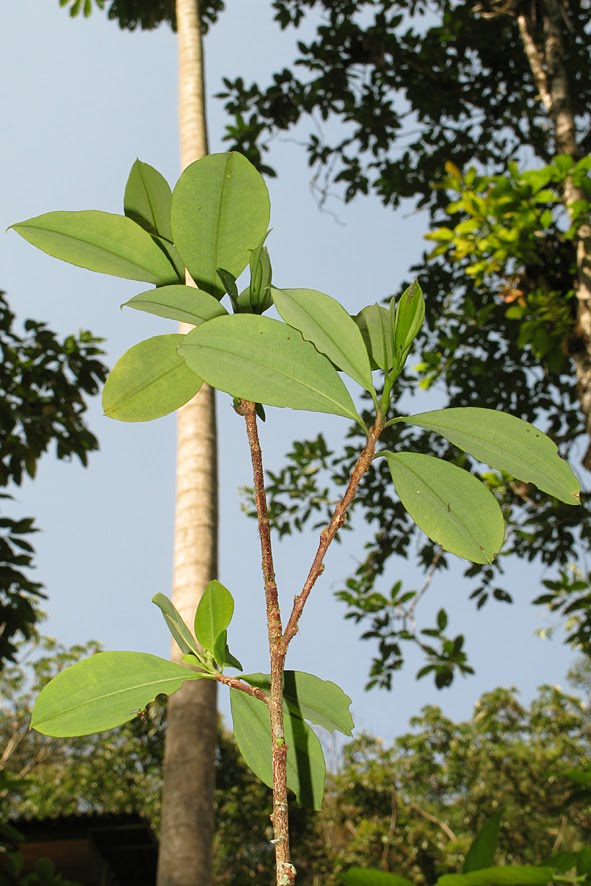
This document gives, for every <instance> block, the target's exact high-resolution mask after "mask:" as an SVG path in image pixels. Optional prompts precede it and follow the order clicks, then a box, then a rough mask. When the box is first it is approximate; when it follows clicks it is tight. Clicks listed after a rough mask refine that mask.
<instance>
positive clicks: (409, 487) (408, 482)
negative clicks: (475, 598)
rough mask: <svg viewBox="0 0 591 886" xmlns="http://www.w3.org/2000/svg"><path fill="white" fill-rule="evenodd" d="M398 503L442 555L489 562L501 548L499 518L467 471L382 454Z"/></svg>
mask: <svg viewBox="0 0 591 886" xmlns="http://www.w3.org/2000/svg"><path fill="white" fill-rule="evenodd" d="M381 454H382V455H384V456H385V457H386V459H387V460H388V465H389V467H390V473H391V474H392V480H393V481H394V486H395V487H396V492H397V493H398V495H399V496H400V501H401V502H402V504H403V505H404V507H405V508H406V510H407V511H408V513H409V514H410V516H411V517H412V518H413V520H414V521H415V523H416V524H417V526H418V527H419V529H422V530H423V532H424V533H425V534H426V535H427V536H428V537H429V538H430V539H431V540H432V541H434V542H436V543H437V544H440V545H441V546H442V547H443V548H444V549H445V550H446V551H450V552H451V553H452V554H456V555H457V556H458V557H464V558H465V559H466V560H471V561H472V562H473V563H491V562H492V560H493V558H494V557H495V556H496V555H497V554H498V552H499V550H500V548H501V545H502V544H503V535H504V524H503V514H502V512H501V509H500V507H499V505H498V503H497V501H496V499H495V498H494V496H493V495H491V493H490V492H489V491H488V489H486V487H485V486H483V485H482V483H480V482H479V481H478V480H477V479H476V477H473V476H472V474H469V473H468V471H464V470H462V468H458V467H457V466H456V465H452V464H450V463H449V462H446V461H443V460H442V459H439V458H434V457H433V456H430V455H420V454H418V453H416V452H397V453H392V452H383V453H381Z"/></svg>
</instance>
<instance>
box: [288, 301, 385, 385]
mask: <svg viewBox="0 0 591 886" xmlns="http://www.w3.org/2000/svg"><path fill="white" fill-rule="evenodd" d="M271 294H272V296H273V301H274V302H275V307H276V308H277V310H278V311H279V313H280V314H281V316H282V317H283V319H284V320H285V322H286V323H288V324H289V325H290V326H293V327H294V329H299V331H300V332H301V333H302V335H303V337H304V338H305V339H306V341H310V342H312V344H314V345H316V347H317V348H318V350H319V351H320V353H321V354H324V355H325V356H326V357H328V359H329V360H331V361H332V362H333V363H334V364H335V366H338V368H339V369H342V370H343V372H345V373H346V374H347V375H348V376H349V377H350V378H352V379H353V380H354V381H356V382H357V384H359V385H361V387H362V388H365V390H366V391H373V384H372V380H371V367H370V365H369V356H368V353H367V349H366V347H365V343H364V341H363V337H362V335H361V332H360V331H359V327H358V326H357V324H356V323H355V321H354V320H352V319H351V317H350V316H349V314H348V313H347V312H346V310H345V309H344V307H343V306H342V305H341V304H339V302H338V301H336V299H334V298H331V296H330V295H325V294H324V293H323V292H317V291H316V290H315V289H272V290H271Z"/></svg>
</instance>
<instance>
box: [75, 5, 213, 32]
mask: <svg viewBox="0 0 591 886" xmlns="http://www.w3.org/2000/svg"><path fill="white" fill-rule="evenodd" d="M59 2H60V6H66V7H68V9H69V12H70V15H71V16H77V15H80V14H82V15H84V16H85V17H86V18H88V16H90V15H91V13H92V8H93V6H92V4H93V2H94V3H95V4H96V6H97V7H98V8H99V9H106V10H107V16H108V17H109V18H110V19H114V20H115V21H116V22H117V23H118V25H119V27H120V28H125V29H127V30H129V31H134V30H135V29H136V28H138V27H139V28H141V29H142V30H144V31H149V30H152V29H153V28H157V27H158V26H159V25H161V24H162V22H166V23H167V24H169V25H170V26H171V28H172V29H173V31H176V12H175V0H59ZM223 9H224V0H201V22H202V26H203V30H204V32H206V31H207V29H208V28H209V27H210V25H212V24H213V23H214V22H215V21H216V20H217V17H218V15H219V13H220V12H222V11H223Z"/></svg>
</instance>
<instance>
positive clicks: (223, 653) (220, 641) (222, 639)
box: [212, 631, 242, 671]
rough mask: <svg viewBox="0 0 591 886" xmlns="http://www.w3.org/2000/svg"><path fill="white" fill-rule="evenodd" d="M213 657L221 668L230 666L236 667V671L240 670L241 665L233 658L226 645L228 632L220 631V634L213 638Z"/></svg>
mask: <svg viewBox="0 0 591 886" xmlns="http://www.w3.org/2000/svg"><path fill="white" fill-rule="evenodd" d="M212 652H213V657H214V658H215V660H216V662H217V663H218V665H219V666H220V667H221V668H224V667H226V666H227V667H230V668H236V670H237V671H241V670H242V665H241V664H240V662H239V661H238V659H237V658H235V657H234V656H233V655H232V653H231V652H230V649H229V647H228V632H227V631H222V632H221V634H218V636H217V637H216V638H215V643H214V644H213V649H212Z"/></svg>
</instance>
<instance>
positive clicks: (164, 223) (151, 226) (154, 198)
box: [123, 160, 172, 240]
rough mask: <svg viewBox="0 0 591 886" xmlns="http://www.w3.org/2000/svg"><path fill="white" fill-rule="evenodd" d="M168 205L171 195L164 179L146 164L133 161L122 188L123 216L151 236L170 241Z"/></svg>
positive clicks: (170, 229) (170, 230)
mask: <svg viewBox="0 0 591 886" xmlns="http://www.w3.org/2000/svg"><path fill="white" fill-rule="evenodd" d="M171 203H172V191H171V190H170V185H169V184H168V182H167V181H166V179H165V178H164V176H163V175H161V174H160V173H159V172H158V170H157V169H154V167H153V166H150V165H149V164H148V163H142V161H141V160H136V161H135V163H134V164H133V166H132V167H131V172H130V173H129V178H128V179H127V184H126V185H125V197H124V199H123V207H124V212H125V215H126V216H127V217H128V218H131V219H133V221H134V222H136V223H137V224H138V225H141V227H142V228H144V230H146V231H148V232H149V233H150V234H158V235H159V236H160V237H164V238H165V239H166V240H172V228H171V227H170V206H171Z"/></svg>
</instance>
